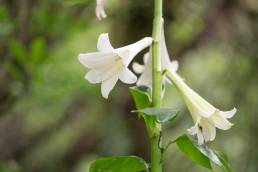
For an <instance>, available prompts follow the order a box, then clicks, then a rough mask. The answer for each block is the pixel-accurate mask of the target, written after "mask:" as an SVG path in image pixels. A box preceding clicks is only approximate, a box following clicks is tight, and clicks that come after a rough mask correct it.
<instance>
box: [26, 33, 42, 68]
mask: <svg viewBox="0 0 258 172" xmlns="http://www.w3.org/2000/svg"><path fill="white" fill-rule="evenodd" d="M44 51H45V40H44V39H42V38H35V39H34V40H33V41H32V42H31V44H30V52H29V55H30V61H31V62H32V63H33V64H38V63H40V62H41V61H42V60H43V58H44Z"/></svg>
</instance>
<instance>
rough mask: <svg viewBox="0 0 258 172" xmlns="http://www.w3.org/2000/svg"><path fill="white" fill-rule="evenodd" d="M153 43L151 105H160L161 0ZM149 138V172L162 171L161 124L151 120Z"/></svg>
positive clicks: (158, 6) (156, 3)
mask: <svg viewBox="0 0 258 172" xmlns="http://www.w3.org/2000/svg"><path fill="white" fill-rule="evenodd" d="M154 2H155V4H154V7H155V9H154V21H153V35H152V37H153V43H152V105H153V107H157V108H158V107H160V106H161V86H162V68H161V55H160V38H161V29H162V22H163V21H162V20H163V19H162V0H154ZM152 124H153V125H152V133H151V134H150V139H151V172H162V162H161V160H162V152H161V149H160V146H159V145H160V138H161V129H162V128H161V125H160V124H158V123H157V122H155V121H153V123H152Z"/></svg>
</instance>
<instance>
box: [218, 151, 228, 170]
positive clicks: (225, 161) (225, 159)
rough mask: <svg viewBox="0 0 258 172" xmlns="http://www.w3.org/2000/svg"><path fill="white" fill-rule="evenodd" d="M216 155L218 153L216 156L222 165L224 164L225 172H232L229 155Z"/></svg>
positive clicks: (220, 153) (219, 153) (221, 153)
mask: <svg viewBox="0 0 258 172" xmlns="http://www.w3.org/2000/svg"><path fill="white" fill-rule="evenodd" d="M215 153H216V155H217V156H218V158H219V160H220V162H221V164H222V168H223V169H224V171H227V172H232V169H231V167H230V165H229V163H228V157H227V155H226V154H225V153H223V152H218V151H216V152H215Z"/></svg>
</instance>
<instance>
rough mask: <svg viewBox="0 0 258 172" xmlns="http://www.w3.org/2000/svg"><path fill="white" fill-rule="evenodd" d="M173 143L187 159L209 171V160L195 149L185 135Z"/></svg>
mask: <svg viewBox="0 0 258 172" xmlns="http://www.w3.org/2000/svg"><path fill="white" fill-rule="evenodd" d="M175 142H176V144H177V146H178V148H179V149H180V150H181V152H183V153H184V154H185V156H186V157H187V158H189V159H190V160H192V161H193V162H195V163H197V164H199V165H201V166H203V167H206V168H209V169H211V164H210V160H209V158H208V157H207V156H206V155H204V154H203V153H202V152H201V151H200V150H199V149H198V147H196V145H195V144H194V143H193V142H192V141H191V140H190V139H189V137H188V136H187V135H186V134H184V135H182V136H180V137H178V138H177V139H176V140H175Z"/></svg>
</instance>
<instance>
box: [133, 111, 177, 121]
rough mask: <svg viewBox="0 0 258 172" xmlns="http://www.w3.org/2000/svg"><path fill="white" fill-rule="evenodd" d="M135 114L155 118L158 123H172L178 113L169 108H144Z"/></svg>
mask: <svg viewBox="0 0 258 172" xmlns="http://www.w3.org/2000/svg"><path fill="white" fill-rule="evenodd" d="M136 112H140V113H144V114H145V115H148V116H155V117H156V121H157V122H159V123H164V122H167V121H172V120H173V119H175V117H176V116H177V114H178V111H176V110H174V109H170V108H145V109H140V110H137V111H136Z"/></svg>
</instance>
